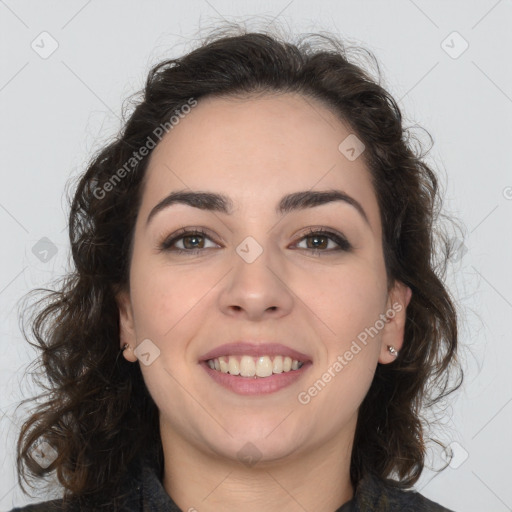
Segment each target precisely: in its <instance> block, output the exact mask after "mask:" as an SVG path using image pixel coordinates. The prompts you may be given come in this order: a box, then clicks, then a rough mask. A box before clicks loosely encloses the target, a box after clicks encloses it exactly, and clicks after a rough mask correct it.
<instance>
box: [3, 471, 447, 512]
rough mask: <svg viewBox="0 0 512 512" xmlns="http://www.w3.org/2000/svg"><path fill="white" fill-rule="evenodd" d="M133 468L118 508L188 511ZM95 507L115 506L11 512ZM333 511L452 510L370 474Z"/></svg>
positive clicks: (47, 505)
mask: <svg viewBox="0 0 512 512" xmlns="http://www.w3.org/2000/svg"><path fill="white" fill-rule="evenodd" d="M133 468H134V469H132V470H131V471H129V472H128V474H127V478H126V479H125V481H124V483H123V489H124V492H123V495H125V498H124V501H123V505H122V508H120V509H119V510H122V511H123V512H160V511H162V512H187V510H185V511H182V510H181V509H180V508H178V506H177V505H176V504H175V503H174V501H173V500H172V499H171V497H170V496H169V495H168V494H167V492H166V491H165V489H164V487H163V485H162V482H161V477H160V474H161V472H160V471H159V469H158V468H157V467H156V466H155V465H153V464H150V463H148V462H147V461H143V462H142V463H140V464H138V465H135V466H133ZM198 506H199V505H198ZM191 508H192V507H191ZM93 510H94V511H95V512H97V511H98V510H105V511H112V510H114V507H113V506H110V507H105V508H101V509H98V507H94V506H88V505H81V506H80V505H78V504H77V503H71V504H70V505H68V506H67V507H64V506H63V500H53V501H45V502H41V503H37V504H34V505H27V506H25V507H22V508H14V509H12V510H11V512H63V511H68V512H92V511H93ZM188 510H189V509H188ZM192 510H193V508H192ZM263 512H264V511H263ZM311 512H314V511H311ZM333 512H453V511H450V510H449V509H447V508H444V507H442V506H441V505H438V504H437V503H434V502H433V501H430V500H428V499H427V498H425V497H424V496H422V495H421V494H419V493H417V492H414V491H404V490H400V489H397V488H395V487H393V486H391V485H390V484H388V483H386V482H385V481H383V480H381V479H380V478H377V477H375V476H372V475H367V476H366V477H365V478H363V479H362V480H361V481H360V482H359V484H358V486H357V488H356V490H355V493H354V497H353V498H352V500H350V501H349V502H347V503H345V504H343V505H342V506H341V507H340V508H338V509H336V511H333Z"/></svg>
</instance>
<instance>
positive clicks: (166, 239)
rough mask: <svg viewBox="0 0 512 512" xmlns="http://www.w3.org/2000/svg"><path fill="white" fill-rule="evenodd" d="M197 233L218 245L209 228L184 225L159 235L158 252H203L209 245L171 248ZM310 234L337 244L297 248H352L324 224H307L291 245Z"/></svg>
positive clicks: (326, 251) (344, 249) (320, 251)
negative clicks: (332, 246) (335, 245)
mask: <svg viewBox="0 0 512 512" xmlns="http://www.w3.org/2000/svg"><path fill="white" fill-rule="evenodd" d="M193 235H199V236H202V237H204V238H206V239H208V240H210V241H211V242H213V243H215V244H217V245H219V243H218V242H217V241H216V240H215V237H213V236H212V235H211V234H210V233H209V230H207V229H205V228H202V227H194V226H185V227H181V228H180V229H178V230H177V231H174V232H173V233H172V234H171V235H167V236H166V235H162V236H160V237H159V242H158V251H159V252H165V251H168V252H174V253H178V254H179V253H187V254H198V253H201V252H204V251H205V250H206V249H211V247H206V248H203V249H201V248H197V249H180V248H174V249H171V247H172V245H174V244H175V243H176V242H177V241H179V240H182V239H183V238H186V237H188V236H193ZM312 235H320V236H325V237H326V238H328V239H330V240H331V241H333V242H334V243H336V244H337V245H338V247H337V248H335V249H316V248H305V249H304V248H298V249H297V250H302V251H308V252H312V253H316V254H319V253H327V254H330V253H338V252H342V251H343V252H349V251H351V250H353V245H352V244H351V243H350V242H349V241H348V239H347V238H346V237H345V236H344V235H343V234H342V233H340V232H339V231H337V230H335V229H333V228H327V227H324V226H309V227H308V228H307V230H306V231H305V232H302V233H301V234H300V235H299V236H298V238H297V239H296V240H295V242H293V245H297V244H298V243H300V242H302V241H303V240H305V239H306V238H307V237H308V236H312Z"/></svg>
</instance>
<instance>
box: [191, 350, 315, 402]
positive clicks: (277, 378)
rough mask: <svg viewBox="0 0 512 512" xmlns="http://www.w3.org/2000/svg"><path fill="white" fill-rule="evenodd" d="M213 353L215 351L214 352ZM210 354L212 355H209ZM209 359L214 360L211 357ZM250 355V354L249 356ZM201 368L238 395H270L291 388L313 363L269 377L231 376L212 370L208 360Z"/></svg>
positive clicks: (203, 362) (202, 362)
mask: <svg viewBox="0 0 512 512" xmlns="http://www.w3.org/2000/svg"><path fill="white" fill-rule="evenodd" d="M212 353H213V351H212ZM209 354H210V353H209ZM209 354H207V355H208V359H213V357H209ZM247 355H250V354H247ZM200 366H202V367H203V368H204V370H205V371H206V372H207V373H208V375H209V376H210V377H211V378H212V379H213V380H214V381H215V382H217V383H218V384H220V385H221V386H223V387H224V388H226V389H228V390H229V391H232V392H234V393H237V394H238V395H245V396H247V395H268V394H270V393H275V392H276V391H279V390H281V389H283V388H285V387H287V386H290V385H291V384H293V383H294V382H296V381H297V380H298V379H300V378H301V377H302V376H304V374H305V373H306V372H307V371H308V370H309V368H310V367H311V366H312V363H311V361H308V362H307V363H304V364H303V365H302V366H301V367H300V368H299V369H298V370H292V371H290V372H286V373H285V372H283V373H274V374H272V375H271V376H269V377H263V378H259V377H240V376H239V375H230V374H229V373H222V372H219V371H217V370H212V369H211V368H210V367H209V366H208V364H207V363H206V360H204V361H201V363H200Z"/></svg>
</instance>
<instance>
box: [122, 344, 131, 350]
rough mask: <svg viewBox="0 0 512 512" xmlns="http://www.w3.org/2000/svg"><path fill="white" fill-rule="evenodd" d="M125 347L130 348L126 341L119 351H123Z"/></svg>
mask: <svg viewBox="0 0 512 512" xmlns="http://www.w3.org/2000/svg"><path fill="white" fill-rule="evenodd" d="M127 348H130V349H131V347H130V345H128V343H125V344H124V345H123V348H122V349H121V352H124V351H125V350H126V349H127Z"/></svg>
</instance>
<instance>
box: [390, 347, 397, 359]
mask: <svg viewBox="0 0 512 512" xmlns="http://www.w3.org/2000/svg"><path fill="white" fill-rule="evenodd" d="M388 352H389V353H390V354H391V355H392V356H394V357H398V350H397V349H396V348H395V347H393V346H391V345H388Z"/></svg>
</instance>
